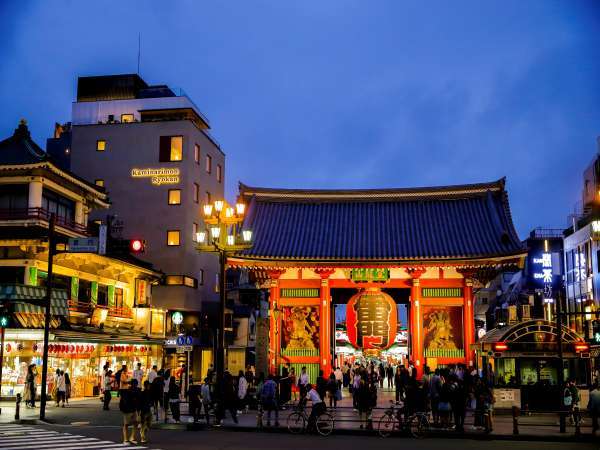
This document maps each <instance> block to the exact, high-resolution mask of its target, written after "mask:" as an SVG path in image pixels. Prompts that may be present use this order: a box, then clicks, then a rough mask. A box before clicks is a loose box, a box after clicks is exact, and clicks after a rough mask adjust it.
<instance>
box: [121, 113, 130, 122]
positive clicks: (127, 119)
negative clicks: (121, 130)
mask: <svg viewBox="0 0 600 450" xmlns="http://www.w3.org/2000/svg"><path fill="white" fill-rule="evenodd" d="M121 122H122V123H130V122H133V114H121Z"/></svg>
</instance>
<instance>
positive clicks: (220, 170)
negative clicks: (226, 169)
mask: <svg viewBox="0 0 600 450" xmlns="http://www.w3.org/2000/svg"><path fill="white" fill-rule="evenodd" d="M217 181H218V182H219V183H220V182H221V181H223V168H222V167H221V164H217Z"/></svg>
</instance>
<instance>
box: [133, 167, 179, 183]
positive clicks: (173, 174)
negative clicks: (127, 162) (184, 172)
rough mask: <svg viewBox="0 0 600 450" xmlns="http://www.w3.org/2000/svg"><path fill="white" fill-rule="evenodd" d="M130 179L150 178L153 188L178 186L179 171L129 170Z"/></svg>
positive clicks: (172, 169) (173, 169)
mask: <svg viewBox="0 0 600 450" xmlns="http://www.w3.org/2000/svg"><path fill="white" fill-rule="evenodd" d="M131 178H150V182H151V183H152V184H154V185H155V186H160V185H161V184H179V169H178V168H171V167H159V168H157V169H151V168H148V169H136V168H134V169H131Z"/></svg>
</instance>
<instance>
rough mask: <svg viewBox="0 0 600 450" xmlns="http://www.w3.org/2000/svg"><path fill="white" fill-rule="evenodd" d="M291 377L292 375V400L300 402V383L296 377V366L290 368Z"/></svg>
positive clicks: (290, 382)
mask: <svg viewBox="0 0 600 450" xmlns="http://www.w3.org/2000/svg"><path fill="white" fill-rule="evenodd" d="M289 377H290V381H289V384H290V386H291V389H292V393H291V396H292V400H293V401H294V402H298V394H299V393H300V386H299V384H298V379H297V377H296V369H295V368H293V367H292V368H291V369H290V375H289Z"/></svg>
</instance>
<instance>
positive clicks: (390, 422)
mask: <svg viewBox="0 0 600 450" xmlns="http://www.w3.org/2000/svg"><path fill="white" fill-rule="evenodd" d="M397 428H398V421H397V420H396V419H395V418H394V417H393V416H391V415H390V414H386V415H384V416H382V417H381V419H379V425H378V426H377V432H378V433H379V436H381V437H384V438H386V437H389V436H390V435H391V434H392V433H394V432H395V431H396V430H397Z"/></svg>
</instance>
